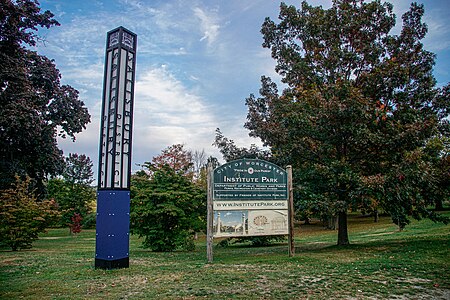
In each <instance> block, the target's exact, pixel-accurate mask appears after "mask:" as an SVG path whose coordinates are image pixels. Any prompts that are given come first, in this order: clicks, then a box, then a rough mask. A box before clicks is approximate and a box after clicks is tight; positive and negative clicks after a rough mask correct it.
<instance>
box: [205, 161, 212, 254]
mask: <svg viewBox="0 0 450 300" xmlns="http://www.w3.org/2000/svg"><path fill="white" fill-rule="evenodd" d="M213 172H214V170H213V166H212V164H211V163H208V166H207V184H208V194H207V203H206V208H207V215H206V223H207V226H206V227H207V228H206V256H207V258H208V263H212V262H213V218H214V215H213V199H212V198H213Z"/></svg>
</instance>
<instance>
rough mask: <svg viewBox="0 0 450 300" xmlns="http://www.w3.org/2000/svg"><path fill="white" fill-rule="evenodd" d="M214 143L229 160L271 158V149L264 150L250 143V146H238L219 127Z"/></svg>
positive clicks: (224, 157) (226, 159)
mask: <svg viewBox="0 0 450 300" xmlns="http://www.w3.org/2000/svg"><path fill="white" fill-rule="evenodd" d="M213 145H214V146H216V147H217V148H219V151H220V153H221V154H222V156H223V159H225V161H227V162H229V161H232V160H236V159H240V158H259V159H265V160H270V158H271V152H270V151H269V150H262V149H260V148H258V147H257V146H256V145H254V144H252V145H250V148H246V147H238V146H236V144H235V143H234V141H233V140H230V139H228V138H227V137H225V136H224V135H223V133H222V131H221V130H220V129H219V128H217V129H216V137H215V140H214V143H213Z"/></svg>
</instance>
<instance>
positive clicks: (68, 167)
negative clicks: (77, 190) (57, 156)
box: [62, 153, 94, 185]
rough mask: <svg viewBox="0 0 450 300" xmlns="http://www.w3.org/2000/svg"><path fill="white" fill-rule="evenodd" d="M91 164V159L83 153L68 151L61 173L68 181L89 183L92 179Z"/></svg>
mask: <svg viewBox="0 0 450 300" xmlns="http://www.w3.org/2000/svg"><path fill="white" fill-rule="evenodd" d="M93 166H94V164H93V163H92V160H91V159H90V157H88V156H86V155H85V154H80V155H79V154H77V153H69V156H68V157H66V163H65V168H64V172H63V174H62V175H63V177H64V179H65V180H66V181H68V182H70V183H73V184H83V185H90V184H91V183H92V182H93V181H94V178H93V175H94V172H93V171H92V167H93Z"/></svg>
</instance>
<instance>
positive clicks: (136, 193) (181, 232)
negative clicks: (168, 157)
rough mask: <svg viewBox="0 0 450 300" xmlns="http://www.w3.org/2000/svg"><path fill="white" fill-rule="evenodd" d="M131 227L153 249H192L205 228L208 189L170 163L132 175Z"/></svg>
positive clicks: (144, 243)
mask: <svg viewBox="0 0 450 300" xmlns="http://www.w3.org/2000/svg"><path fill="white" fill-rule="evenodd" d="M131 192H132V194H131V198H132V200H131V208H130V210H131V213H130V231H131V233H132V234H138V235H139V237H144V241H143V246H144V247H145V248H150V249H151V250H153V251H174V250H177V249H183V250H193V248H194V242H193V236H194V233H195V232H198V231H202V230H204V229H205V226H206V222H205V216H206V192H205V191H204V190H202V189H200V188H199V187H197V186H196V185H194V184H193V183H192V182H191V181H189V180H188V179H187V178H186V177H184V176H182V175H180V174H177V173H176V172H175V171H174V170H173V169H171V168H170V167H167V166H165V167H163V168H161V169H157V170H155V172H154V173H152V176H151V178H150V176H148V175H146V174H145V173H144V172H141V173H139V174H138V175H135V176H133V179H132V184H131Z"/></svg>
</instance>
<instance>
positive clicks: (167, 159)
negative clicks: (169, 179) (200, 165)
mask: <svg viewBox="0 0 450 300" xmlns="http://www.w3.org/2000/svg"><path fill="white" fill-rule="evenodd" d="M193 165H194V164H193V161H192V153H191V151H189V150H186V149H184V145H183V144H174V145H172V146H169V147H167V148H166V149H164V150H162V151H161V154H159V155H157V156H155V157H153V159H152V161H151V162H145V163H144V165H143V166H144V167H146V168H147V170H148V171H150V172H152V170H154V169H162V168H163V167H164V166H169V167H170V168H171V169H172V170H174V171H175V172H176V173H177V174H180V175H183V176H185V177H187V178H189V179H190V180H192V178H193V175H194V173H193Z"/></svg>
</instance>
